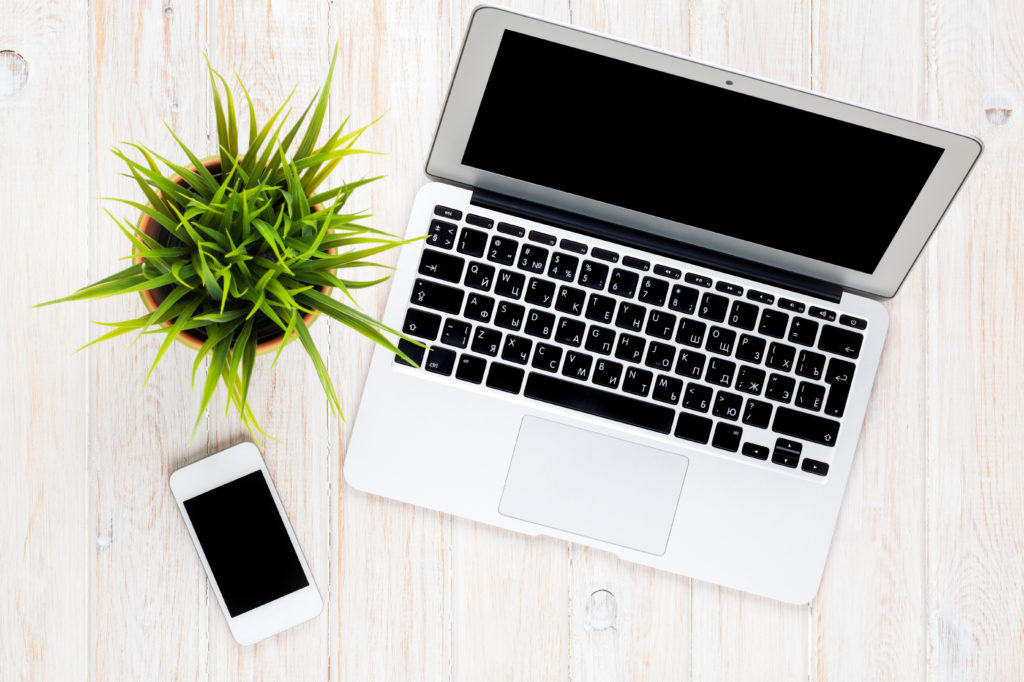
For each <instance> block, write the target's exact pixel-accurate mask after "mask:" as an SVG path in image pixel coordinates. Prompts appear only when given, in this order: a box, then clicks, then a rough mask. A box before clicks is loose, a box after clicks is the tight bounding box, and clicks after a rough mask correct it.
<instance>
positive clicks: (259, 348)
mask: <svg viewBox="0 0 1024 682" xmlns="http://www.w3.org/2000/svg"><path fill="white" fill-rule="evenodd" d="M239 160H241V159H239ZM203 166H205V167H206V169H207V170H209V171H210V173H212V174H213V175H214V176H216V175H218V174H219V173H220V157H218V156H211V157H209V158H207V159H203ZM195 169H196V168H195V166H189V170H192V171H194V170H195ZM171 182H174V183H175V184H178V185H182V186H183V187H184V186H187V185H188V183H186V182H185V180H184V179H183V178H182V177H181V176H180V175H173V176H171ZM162 196H163V195H162V194H161V198H162ZM321 208H323V207H322V206H321V205H320V204H317V205H315V206H310V210H311V211H313V212H316V211H319V210H320V209H321ZM139 230H141V231H142V232H144V233H145V234H147V235H149V236H150V237H152V238H153V239H155V240H157V241H161V240H162V239H167V237H169V236H170V235H169V234H168V233H167V231H166V230H164V228H163V227H162V226H161V225H160V223H158V222H156V221H155V220H153V218H151V217H150V216H148V215H146V214H145V213H143V214H142V217H141V218H140V219H139ZM161 243H163V242H162V241H161ZM330 253H334V250H333V249H331V250H330ZM144 260H145V258H143V257H141V256H138V255H136V256H135V261H134V262H135V263H141V262H142V261H144ZM330 289H331V288H330V287H326V286H325V287H320V291H321V292H323V293H325V294H326V293H328V292H329V291H330ZM171 290H172V287H171V286H164V287H160V288H158V289H149V290H147V291H143V292H141V293H140V295H141V296H142V302H143V303H145V305H146V308H147V309H148V310H149V311H150V312H152V311H154V310H156V309H157V306H159V305H160V303H162V302H163V300H164V299H165V298H166V297H167V295H168V294H169V293H170V292H171ZM256 317H262V318H263V319H262V321H261V322H257V323H256V325H255V331H256V339H257V341H258V344H257V345H256V352H257V353H258V354H262V353H267V352H269V351H272V350H275V349H276V348H277V347H278V346H280V345H281V344H282V343H284V341H285V338H284V332H283V331H282V330H281V328H280V327H278V326H277V325H276V324H274V323H273V322H271V321H270V320H269V319H267V318H265V317H263V315H262V313H257V315H256ZM317 317H319V313H318V312H316V311H314V312H312V313H307V314H305V315H303V316H302V319H303V321H305V323H306V326H307V327H308V326H309V325H311V324H312V323H313V322H315V321H316V318H317ZM173 323H174V320H173V319H170V320H166V321H164V322H163V325H164V326H165V327H169V326H171V324H173ZM292 338H295V334H294V332H293V333H292ZM177 340H178V341H181V342H182V343H184V344H185V345H186V346H189V347H190V348H192V349H193V350H199V348H200V347H201V346H202V345H203V342H205V341H206V334H205V333H202V332H199V333H197V331H196V330H187V329H186V330H184V331H182V332H180V333H179V334H178V336H177Z"/></svg>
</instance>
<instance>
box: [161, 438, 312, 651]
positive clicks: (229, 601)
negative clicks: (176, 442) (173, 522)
mask: <svg viewBox="0 0 1024 682" xmlns="http://www.w3.org/2000/svg"><path fill="white" fill-rule="evenodd" d="M171 492H172V493H174V498H175V499H176V500H177V501H178V508H179V509H180V510H181V515H182V517H184V519H185V526H186V527H187V528H188V532H189V535H191V536H192V542H193V543H195V546H196V551H197V552H199V559H200V561H202V562H203V568H205V569H206V575H207V577H209V579H210V583H211V584H212V585H213V591H214V594H216V595H217V601H218V602H220V608H221V610H222V611H224V617H225V618H226V619H227V621H228V627H229V628H230V629H231V634H232V636H234V638H235V640H236V641H237V642H238V643H239V644H243V645H248V644H255V643H256V642H258V641H260V640H262V639H266V638H267V637H270V636H272V635H276V634H277V633H279V632H281V631H283V630H287V629H288V628H290V627H293V626H295V625H298V624H299V623H303V622H305V621H307V620H310V619H311V618H315V617H316V616H317V614H319V613H320V611H321V610H322V609H323V605H324V603H323V599H321V598H320V592H319V591H317V588H316V584H315V583H314V582H313V576H312V575H310V573H309V566H307V565H306V558H305V557H304V556H302V550H301V549H299V543H298V542H296V540H295V533H294V532H293V531H292V526H291V524H290V523H288V517H287V515H286V514H285V513H284V508H283V507H282V506H281V500H280V499H279V498H278V496H277V490H275V489H274V483H273V482H272V481H271V480H270V474H269V473H268V472H267V465H266V464H265V463H264V462H263V456H262V455H261V454H260V451H259V449H257V448H256V446H255V445H253V444H252V443H241V444H240V445H236V446H234V447H231V448H228V449H227V450H223V451H222V452H218V453H217V454H215V455H211V456H209V457H207V458H206V459H203V460H200V461H198V462H195V463H194V464H190V465H188V466H186V467H182V468H181V469H178V470H177V471H175V472H174V473H173V474H171Z"/></svg>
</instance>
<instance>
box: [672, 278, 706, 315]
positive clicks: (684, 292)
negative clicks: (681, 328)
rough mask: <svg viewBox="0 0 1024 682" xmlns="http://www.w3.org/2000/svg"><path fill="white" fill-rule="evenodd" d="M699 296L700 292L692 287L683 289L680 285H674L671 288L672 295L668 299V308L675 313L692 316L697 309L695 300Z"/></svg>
mask: <svg viewBox="0 0 1024 682" xmlns="http://www.w3.org/2000/svg"><path fill="white" fill-rule="evenodd" d="M699 295H700V292H699V291H697V290H696V289H694V288H693V287H684V286H683V285H682V284H676V285H675V286H673V287H672V295H671V296H670V297H669V299H668V307H669V308H671V309H672V310H674V311H676V312H677V313H686V314H687V315H693V311H695V310H696V309H697V298H698V297H699Z"/></svg>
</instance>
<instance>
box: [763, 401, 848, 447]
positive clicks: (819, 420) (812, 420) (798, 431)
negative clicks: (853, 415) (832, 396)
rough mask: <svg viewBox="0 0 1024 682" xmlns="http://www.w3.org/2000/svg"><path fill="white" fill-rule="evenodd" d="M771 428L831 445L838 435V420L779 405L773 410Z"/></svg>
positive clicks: (834, 442) (788, 434)
mask: <svg viewBox="0 0 1024 682" xmlns="http://www.w3.org/2000/svg"><path fill="white" fill-rule="evenodd" d="M772 430H773V431H776V432H778V433H784V434H786V435H787V436H795V437H796V438H803V439H804V440H809V441H813V442H815V443H821V444H822V445H827V446H829V447H833V446H834V445H835V444H836V436H837V435H839V422H837V421H833V420H831V419H825V418H824V417H819V416H817V415H813V414H807V413H806V412H797V411H796V410H791V409H789V408H788V407H780V408H779V409H777V410H775V422H774V423H773V424H772Z"/></svg>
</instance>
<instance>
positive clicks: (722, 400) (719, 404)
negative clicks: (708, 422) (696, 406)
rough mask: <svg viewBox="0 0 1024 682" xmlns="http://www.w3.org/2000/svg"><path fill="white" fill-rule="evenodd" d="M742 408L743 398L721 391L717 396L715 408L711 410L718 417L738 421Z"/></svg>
mask: <svg viewBox="0 0 1024 682" xmlns="http://www.w3.org/2000/svg"><path fill="white" fill-rule="evenodd" d="M741 407H743V398H742V397H741V396H738V395H736V394H735V393H727V392H726V391H719V392H718V395H716V396H715V406H714V408H713V409H712V410H711V414H713V415H715V416H716V417H722V418H724V419H729V420H731V421H736V420H737V419H739V417H740V408H741Z"/></svg>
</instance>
